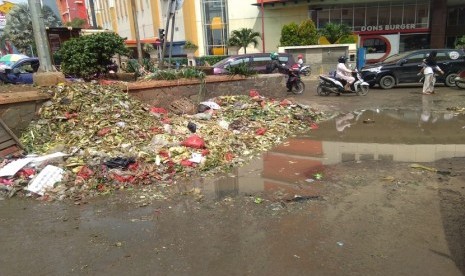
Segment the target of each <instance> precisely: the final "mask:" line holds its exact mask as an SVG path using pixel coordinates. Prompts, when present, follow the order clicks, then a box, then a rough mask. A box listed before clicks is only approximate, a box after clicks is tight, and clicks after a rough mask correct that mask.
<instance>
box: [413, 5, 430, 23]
mask: <svg viewBox="0 0 465 276" xmlns="http://www.w3.org/2000/svg"><path fill="white" fill-rule="evenodd" d="M428 23H429V4H418V5H417V15H416V22H415V25H416V27H417V28H428V25H429V24H428Z"/></svg>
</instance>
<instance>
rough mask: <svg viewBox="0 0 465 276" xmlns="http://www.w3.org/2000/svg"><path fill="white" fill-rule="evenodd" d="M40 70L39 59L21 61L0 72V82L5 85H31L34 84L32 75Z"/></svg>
mask: <svg viewBox="0 0 465 276" xmlns="http://www.w3.org/2000/svg"><path fill="white" fill-rule="evenodd" d="M38 69H39V59H38V58H24V59H20V60H18V61H16V62H15V63H13V64H12V65H11V66H10V67H9V68H8V67H5V68H4V70H2V72H0V81H1V82H3V83H13V84H30V83H32V74H33V73H35V72H37V70H38Z"/></svg>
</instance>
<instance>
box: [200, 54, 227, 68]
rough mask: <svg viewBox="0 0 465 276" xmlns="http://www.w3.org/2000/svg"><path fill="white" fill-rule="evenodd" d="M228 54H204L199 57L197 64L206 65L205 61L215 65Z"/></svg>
mask: <svg viewBox="0 0 465 276" xmlns="http://www.w3.org/2000/svg"><path fill="white" fill-rule="evenodd" d="M227 57H228V56H203V57H199V58H198V59H197V61H198V62H197V65H199V66H205V63H206V62H207V63H208V64H209V65H213V64H215V63H217V62H218V61H220V60H223V59H225V58H227Z"/></svg>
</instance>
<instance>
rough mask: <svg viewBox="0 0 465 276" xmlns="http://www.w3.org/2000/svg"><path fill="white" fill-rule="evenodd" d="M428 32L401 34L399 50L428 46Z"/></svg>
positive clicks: (426, 47)
mask: <svg viewBox="0 0 465 276" xmlns="http://www.w3.org/2000/svg"><path fill="white" fill-rule="evenodd" d="M429 45H430V40H429V34H412V35H410V34H409V35H401V36H400V41H399V52H401V53H402V52H405V51H411V50H418V49H428V48H430V46H429Z"/></svg>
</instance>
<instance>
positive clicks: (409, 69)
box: [361, 49, 465, 89]
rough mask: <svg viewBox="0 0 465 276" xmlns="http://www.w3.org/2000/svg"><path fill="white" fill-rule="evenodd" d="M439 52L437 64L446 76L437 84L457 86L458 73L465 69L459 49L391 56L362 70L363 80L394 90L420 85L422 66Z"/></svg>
mask: <svg viewBox="0 0 465 276" xmlns="http://www.w3.org/2000/svg"><path fill="white" fill-rule="evenodd" d="M433 50H435V51H437V56H436V57H437V63H438V65H439V67H441V69H442V70H443V71H444V75H439V76H438V77H437V82H443V83H444V84H445V85H446V86H455V81H454V79H455V77H456V76H457V73H458V72H459V71H460V70H462V69H465V53H464V51H463V50H457V49H422V50H416V51H409V52H405V53H401V54H396V55H393V56H390V57H388V58H386V59H385V60H383V61H382V62H379V63H376V64H370V65H367V66H365V67H363V68H362V71H361V73H362V78H363V79H364V80H365V81H366V82H368V83H369V84H370V87H373V86H374V85H376V84H378V85H379V86H380V87H381V88H383V89H389V88H392V87H394V86H396V85H398V84H401V83H418V82H420V80H421V78H422V75H419V74H418V73H419V72H420V70H421V64H422V63H423V60H424V59H425V58H426V56H427V54H429V53H430V52H431V51H433Z"/></svg>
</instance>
